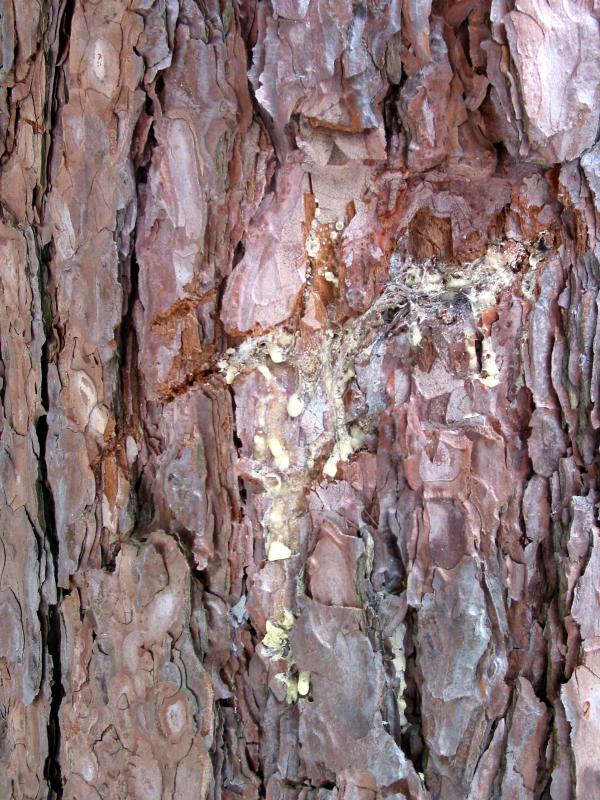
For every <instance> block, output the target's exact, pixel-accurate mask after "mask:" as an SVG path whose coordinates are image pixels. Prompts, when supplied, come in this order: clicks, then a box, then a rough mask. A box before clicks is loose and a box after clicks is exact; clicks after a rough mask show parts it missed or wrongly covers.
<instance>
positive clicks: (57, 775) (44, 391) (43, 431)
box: [36, 250, 68, 798]
mask: <svg viewBox="0 0 600 800" xmlns="http://www.w3.org/2000/svg"><path fill="white" fill-rule="evenodd" d="M39 260H40V275H39V282H40V295H41V298H42V309H45V314H44V317H43V325H44V334H45V337H46V338H45V341H44V344H43V347H42V364H41V377H42V385H41V401H42V408H43V410H44V414H42V415H41V416H40V418H39V420H38V422H37V425H36V433H37V438H38V444H39V471H40V476H39V479H38V486H39V493H38V494H39V498H40V506H41V514H42V519H41V523H42V530H43V532H44V535H45V537H46V541H47V542H48V544H49V547H50V553H51V556H52V562H53V576H54V579H56V576H57V575H58V566H59V564H58V559H59V543H58V537H57V535H56V520H55V514H54V497H53V494H52V489H51V488H50V483H49V480H48V465H47V462H46V443H47V440H48V419H47V414H48V412H49V410H50V401H49V397H48V364H49V359H50V355H49V349H50V340H51V337H52V335H53V334H52V322H51V311H50V308H49V307H50V306H51V301H50V299H49V296H48V259H47V258H46V257H45V250H40V253H39ZM64 594H68V591H66V590H63V589H61V588H59V587H58V586H57V587H56V603H55V604H53V605H50V606H49V607H48V608H47V610H46V611H47V618H46V623H45V626H44V627H43V630H44V631H45V634H46V642H45V646H46V648H47V651H48V654H49V656H50V659H51V661H52V675H51V676H50V690H51V692H50V715H49V718H48V758H47V761H46V765H45V777H46V779H47V781H48V786H49V787H50V791H51V793H52V794H51V796H54V797H56V798H61V797H62V788H63V784H62V776H61V765H60V719H59V712H60V706H61V702H62V699H63V697H64V695H65V692H64V688H63V685H62V669H61V638H62V633H61V619H60V604H61V600H62V598H63V596H64Z"/></svg>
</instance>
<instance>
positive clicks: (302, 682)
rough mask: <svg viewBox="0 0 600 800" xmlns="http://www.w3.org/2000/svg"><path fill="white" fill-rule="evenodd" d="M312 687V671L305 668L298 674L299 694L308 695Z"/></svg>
mask: <svg viewBox="0 0 600 800" xmlns="http://www.w3.org/2000/svg"><path fill="white" fill-rule="evenodd" d="M309 689H310V672H307V671H305V670H303V671H302V672H301V673H300V674H299V675H298V694H300V695H302V697H306V695H307V694H308V690H309Z"/></svg>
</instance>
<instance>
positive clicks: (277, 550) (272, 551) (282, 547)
mask: <svg viewBox="0 0 600 800" xmlns="http://www.w3.org/2000/svg"><path fill="white" fill-rule="evenodd" d="M291 555H292V551H291V550H290V548H289V547H288V546H287V545H286V544H284V543H283V542H271V544H270V546H269V554H268V556H267V558H268V559H269V561H283V560H284V559H285V558H289V557H290V556H291Z"/></svg>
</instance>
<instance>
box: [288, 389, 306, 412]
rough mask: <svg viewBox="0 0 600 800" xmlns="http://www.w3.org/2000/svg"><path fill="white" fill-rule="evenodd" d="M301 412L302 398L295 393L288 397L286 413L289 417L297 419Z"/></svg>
mask: <svg viewBox="0 0 600 800" xmlns="http://www.w3.org/2000/svg"><path fill="white" fill-rule="evenodd" d="M303 411H304V401H303V400H302V398H301V397H299V395H297V394H295V393H294V394H292V395H290V399H289V400H288V404H287V413H288V414H289V415H290V417H299V416H300V414H301V413H302V412H303Z"/></svg>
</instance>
